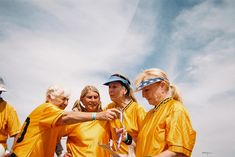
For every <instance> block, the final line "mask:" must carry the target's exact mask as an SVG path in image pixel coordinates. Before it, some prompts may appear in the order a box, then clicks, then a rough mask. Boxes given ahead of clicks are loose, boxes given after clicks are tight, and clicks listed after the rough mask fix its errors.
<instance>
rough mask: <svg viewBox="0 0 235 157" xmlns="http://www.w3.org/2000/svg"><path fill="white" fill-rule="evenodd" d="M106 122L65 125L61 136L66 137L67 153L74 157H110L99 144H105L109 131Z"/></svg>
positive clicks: (96, 121)
mask: <svg viewBox="0 0 235 157" xmlns="http://www.w3.org/2000/svg"><path fill="white" fill-rule="evenodd" d="M107 124H108V122H107V121H98V120H94V121H88V122H82V123H78V124H74V125H67V126H65V127H64V129H63V131H61V132H60V135H61V136H68V137H67V144H66V146H67V151H68V152H70V153H71V154H72V155H73V156H74V157H110V154H109V153H108V152H107V151H105V150H104V149H103V148H101V147H100V146H99V145H98V143H100V144H107V143H108V141H109V137H110V131H109V127H108V125H107Z"/></svg>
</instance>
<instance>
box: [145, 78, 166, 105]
mask: <svg viewBox="0 0 235 157" xmlns="http://www.w3.org/2000/svg"><path fill="white" fill-rule="evenodd" d="M162 93H163V87H162V84H161V83H159V82H158V83H154V84H151V85H149V86H146V87H144V88H143V89H142V97H144V98H145V99H146V100H147V101H148V102H149V104H151V105H154V106H155V105H158V103H159V102H160V101H161V100H162V97H163V95H162Z"/></svg>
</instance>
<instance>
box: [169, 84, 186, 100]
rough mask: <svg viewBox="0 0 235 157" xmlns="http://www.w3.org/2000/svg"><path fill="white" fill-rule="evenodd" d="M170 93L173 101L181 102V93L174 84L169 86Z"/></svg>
mask: <svg viewBox="0 0 235 157" xmlns="http://www.w3.org/2000/svg"><path fill="white" fill-rule="evenodd" d="M170 91H171V96H172V98H173V99H174V100H177V101H180V102H183V100H182V97H181V93H180V91H179V89H178V87H177V86H176V85H175V84H171V85H170Z"/></svg>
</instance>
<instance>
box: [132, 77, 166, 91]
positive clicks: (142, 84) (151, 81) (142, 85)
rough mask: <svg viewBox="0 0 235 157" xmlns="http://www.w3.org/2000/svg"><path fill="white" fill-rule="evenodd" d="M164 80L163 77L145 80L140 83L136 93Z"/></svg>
mask: <svg viewBox="0 0 235 157" xmlns="http://www.w3.org/2000/svg"><path fill="white" fill-rule="evenodd" d="M162 80H164V79H163V78H161V77H158V78H150V79H147V80H143V81H141V82H140V84H139V85H138V86H137V88H136V91H139V90H142V89H143V88H144V87H146V86H149V85H151V84H154V83H156V82H160V81H162Z"/></svg>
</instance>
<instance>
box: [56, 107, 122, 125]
mask: <svg viewBox="0 0 235 157" xmlns="http://www.w3.org/2000/svg"><path fill="white" fill-rule="evenodd" d="M118 112H119V111H118V110H117V109H115V108H113V109H109V110H106V111H102V112H95V113H94V112H79V111H71V112H65V113H63V115H62V116H61V117H60V118H59V119H58V120H57V122H56V125H68V124H74V123H79V122H86V121H91V120H96V119H97V120H113V119H115V118H117V114H116V113H118Z"/></svg>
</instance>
